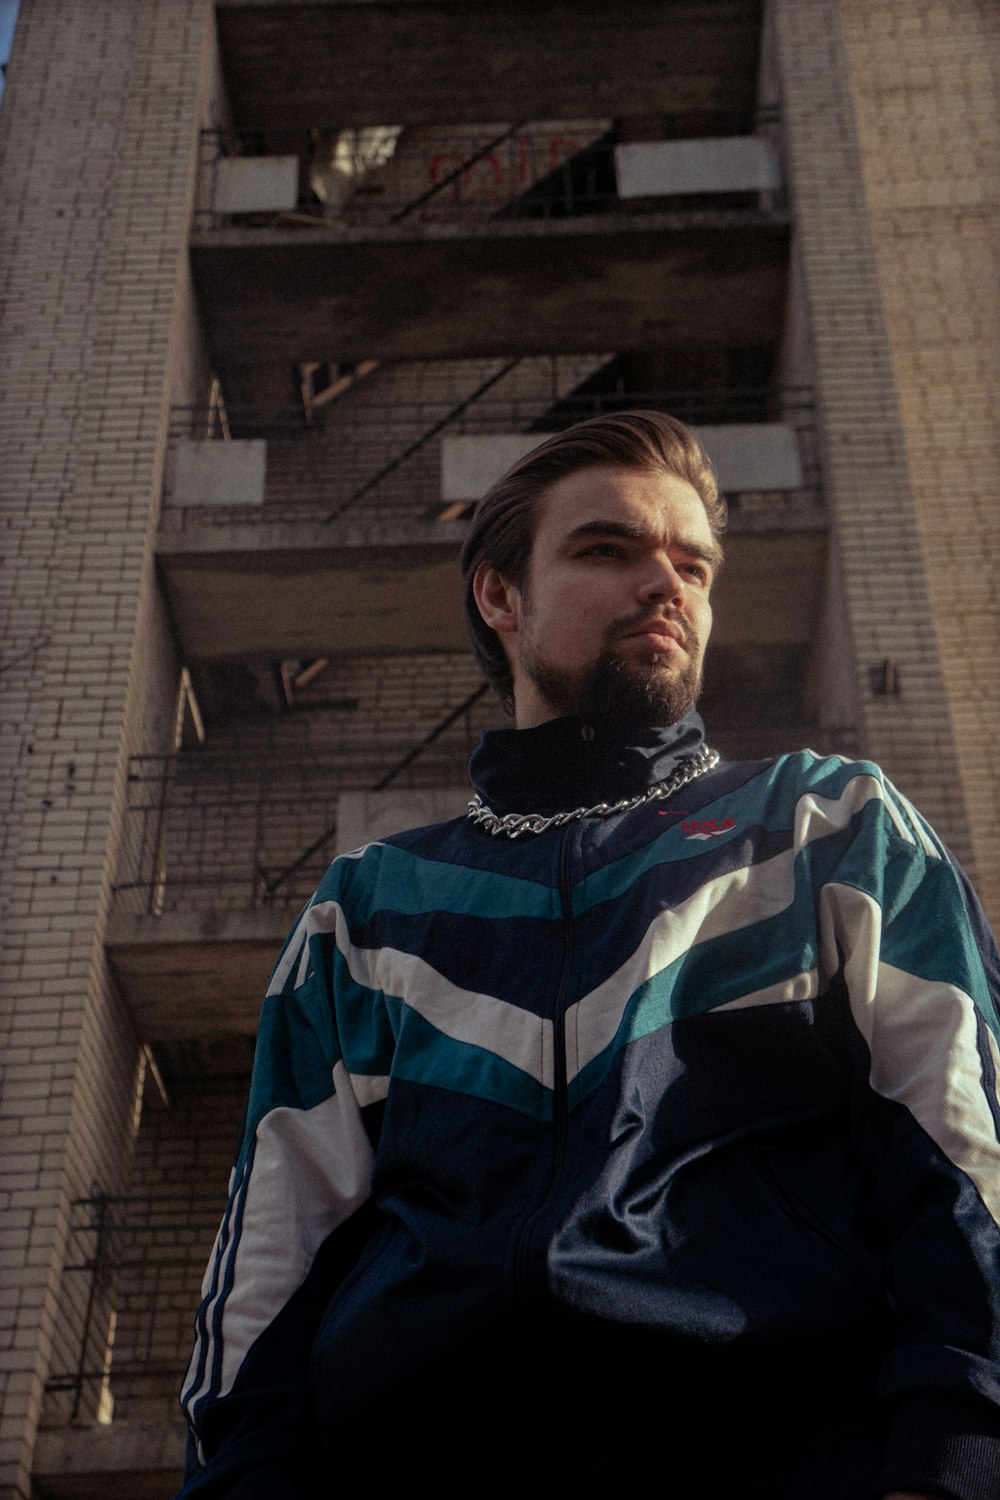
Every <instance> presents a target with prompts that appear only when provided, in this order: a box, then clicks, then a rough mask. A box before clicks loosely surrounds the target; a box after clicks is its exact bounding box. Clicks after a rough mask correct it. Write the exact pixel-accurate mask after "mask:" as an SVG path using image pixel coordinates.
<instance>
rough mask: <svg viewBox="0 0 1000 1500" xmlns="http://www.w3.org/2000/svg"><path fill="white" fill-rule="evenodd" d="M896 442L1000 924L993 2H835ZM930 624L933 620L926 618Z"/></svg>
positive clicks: (983, 873) (985, 882) (976, 851)
mask: <svg viewBox="0 0 1000 1500" xmlns="http://www.w3.org/2000/svg"><path fill="white" fill-rule="evenodd" d="M842 16H843V29H844V38H845V42H846V49H847V60H848V66H849V68H850V80H851V86H852V92H853V97H854V104H855V112H856V116H857V120H858V143H859V147H860V154H861V168H862V174H863V179H864V187H865V192H866V196H867V203H868V212H869V216H870V223H871V232H872V239H873V245H874V254H875V269H876V274H877V278H878V284H879V288H880V291H881V296H882V307H883V314H884V319H885V329H886V334H887V339H888V344H889V350H890V356H891V362H892V375H893V381H894V385H895V388H896V393H897V400H898V410H899V416H900V422H901V428H902V440H903V446H904V450H905V453H906V459H907V463H908V467H909V472H910V482H911V486H912V492H913V496H914V499H915V502H916V510H917V520H918V524H919V529H920V534H921V539H922V544H923V553H924V557H925V558H926V563H927V578H928V586H929V594H930V606H931V607H930V610H929V611H928V612H927V613H926V614H925V615H923V616H921V615H919V614H917V615H914V616H912V617H911V619H918V620H919V619H921V618H923V619H924V620H926V621H927V623H928V629H927V630H926V632H925V633H926V635H927V636H928V638H929V640H930V641H931V644H932V646H933V648H934V649H937V650H938V651H939V652H940V660H941V671H942V678H943V688H944V692H943V693H942V701H943V703H945V704H946V705H947V710H948V713H949V715H950V719H951V724H952V729H953V733H954V741H955V754H956V757H957V761H958V769H959V773H960V776H961V785H962V790H963V792H964V799H965V803H966V807H967V810H968V819H969V836H970V843H971V853H972V863H973V865H974V868H975V873H976V878H977V883H978V886H979V891H980V894H981V896H982V898H983V901H984V902H985V904H986V906H987V908H988V910H990V911H991V913H992V919H993V921H994V923H1000V765H998V763H997V756H996V735H997V725H998V722H1000V672H998V670H997V661H998V659H1000V610H998V607H997V593H996V576H997V570H998V568H1000V481H998V478H997V476H998V474H1000V395H998V392H1000V171H998V168H997V162H998V161H1000V110H998V108H997V97H998V93H1000V11H998V9H997V7H996V6H995V5H994V4H992V3H991V0H919V3H916V4H914V3H911V0H889V3H887V4H886V5H882V6H879V7H878V8H877V9H872V7H871V6H869V5H866V4H864V3H863V0H844V4H843V6H842ZM932 620H933V625H932V626H931V624H930V622H931V621H932Z"/></svg>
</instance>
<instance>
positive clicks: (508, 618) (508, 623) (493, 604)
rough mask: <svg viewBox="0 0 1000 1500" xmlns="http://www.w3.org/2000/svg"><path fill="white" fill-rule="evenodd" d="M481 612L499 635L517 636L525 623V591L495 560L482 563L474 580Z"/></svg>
mask: <svg viewBox="0 0 1000 1500" xmlns="http://www.w3.org/2000/svg"><path fill="white" fill-rule="evenodd" d="M472 592H473V594H474V595H475V599H476V604H477V605H478V606H479V613H480V614H481V615H482V617H483V619H484V620H485V621H486V623H487V625H489V627H490V629H491V630H495V631H496V632H497V634H498V635H515V634H516V633H517V629H518V626H519V625H520V623H521V591H520V589H518V587H517V585H516V584H513V583H508V581H507V579H506V578H504V576H503V574H502V573H498V572H497V570H496V568H495V567H494V566H493V564H492V563H485V562H484V563H480V564H479V567H478V568H477V569H476V571H475V574H474V576H473V579H472Z"/></svg>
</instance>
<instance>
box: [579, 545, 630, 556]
mask: <svg viewBox="0 0 1000 1500" xmlns="http://www.w3.org/2000/svg"><path fill="white" fill-rule="evenodd" d="M624 555H625V549H624V548H623V547H619V546H618V545H617V543H615V542H594V543H592V544H591V546H589V547H587V548H585V550H584V553H583V556H584V557H624Z"/></svg>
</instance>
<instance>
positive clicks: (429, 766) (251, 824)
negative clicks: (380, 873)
mask: <svg viewBox="0 0 1000 1500" xmlns="http://www.w3.org/2000/svg"><path fill="white" fill-rule="evenodd" d="M498 713H499V710H498V709H496V708H494V707H493V705H492V701H491V700H490V699H489V698H488V697H487V688H486V686H485V684H483V683H480V684H477V685H476V687H475V688H474V689H473V690H472V691H471V692H469V693H468V694H467V695H466V696H465V697H464V698H463V699H462V700H461V701H460V702H459V703H458V704H456V705H453V706H451V707H447V708H445V709H444V710H443V712H441V714H440V716H439V717H438V718H437V719H436V720H433V721H431V722H430V723H429V724H428V726H427V728H426V729H425V730H424V732H423V733H422V734H420V735H419V736H416V737H415V738H414V739H413V740H412V741H411V742H410V743H406V741H405V740H403V739H402V738H401V737H400V736H398V735H395V736H392V737H391V738H389V737H388V734H387V733H386V731H385V730H384V729H383V731H382V733H381V735H378V734H374V733H369V734H368V735H367V736H366V737H365V743H364V748H363V749H362V748H358V747H356V748H354V749H353V750H351V749H345V750H344V751H343V752H342V753H340V754H334V753H331V752H327V753H325V754H323V755H315V754H314V755H312V756H305V755H303V754H301V753H300V754H298V755H291V756H286V757H284V758H278V757H276V756H271V757H267V758H251V757H249V756H238V755H222V754H216V753H212V752H206V751H190V752H183V751H182V752H180V753H179V754H176V755H137V756H133V757H132V758H131V759H130V761H129V771H128V802H127V807H126V822H125V836H124V839H123V851H124V853H123V860H122V868H121V878H120V879H119V881H118V883H117V884H116V885H115V887H114V891H115V898H116V907H117V910H118V911H119V912H121V913H126V914H135V915H139V914H143V913H152V914H156V915H161V914H163V913H166V912H180V911H203V910H204V909H205V908H206V907H208V906H211V908H212V909H213V910H215V911H219V910H230V911H246V910H262V909H267V908H270V907H280V908H284V907H292V906H299V905H301V904H302V903H303V902H304V901H305V900H307V899H308V898H309V897H310V896H311V895H312V893H313V891H314V890H315V889H316V886H317V885H318V883H319V881H320V878H321V877H322V875H323V873H324V872H325V870H326V868H327V866H328V865H329V863H330V861H331V860H332V858H333V855H334V852H335V845H336V835H337V820H336V804H337V797H338V795H339V794H340V793H341V792H346V791H370V792H374V791H382V790H384V789H386V788H388V787H390V786H404V787H412V788H421V789H434V788H440V787H454V786H461V785H464V783H465V779H466V767H467V764H468V759H469V755H470V754H471V752H472V749H473V746H474V744H475V742H476V739H477V738H478V734H479V731H480V729H481V728H483V727H485V726H487V725H489V724H492V723H493V722H495V720H496V718H497V715H498Z"/></svg>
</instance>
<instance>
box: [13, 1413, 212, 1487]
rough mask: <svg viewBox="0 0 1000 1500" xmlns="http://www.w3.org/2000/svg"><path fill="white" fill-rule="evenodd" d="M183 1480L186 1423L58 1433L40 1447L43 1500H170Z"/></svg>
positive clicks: (44, 1435)
mask: <svg viewBox="0 0 1000 1500" xmlns="http://www.w3.org/2000/svg"><path fill="white" fill-rule="evenodd" d="M183 1477H184V1430H183V1427H182V1426H181V1424H180V1421H177V1422H112V1423H110V1424H109V1425H108V1426H106V1427H103V1426H94V1427H58V1428H52V1429H50V1430H49V1431H42V1432H40V1433H39V1434H38V1441H37V1443H36V1445H35V1463H34V1469H33V1473H32V1478H33V1480H34V1487H35V1489H36V1490H37V1493H38V1495H39V1496H40V1497H41V1500H168V1497H169V1496H170V1495H172V1494H173V1493H174V1492H175V1491H176V1490H177V1489H178V1488H179V1486H180V1484H181V1481H182V1479H183Z"/></svg>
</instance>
